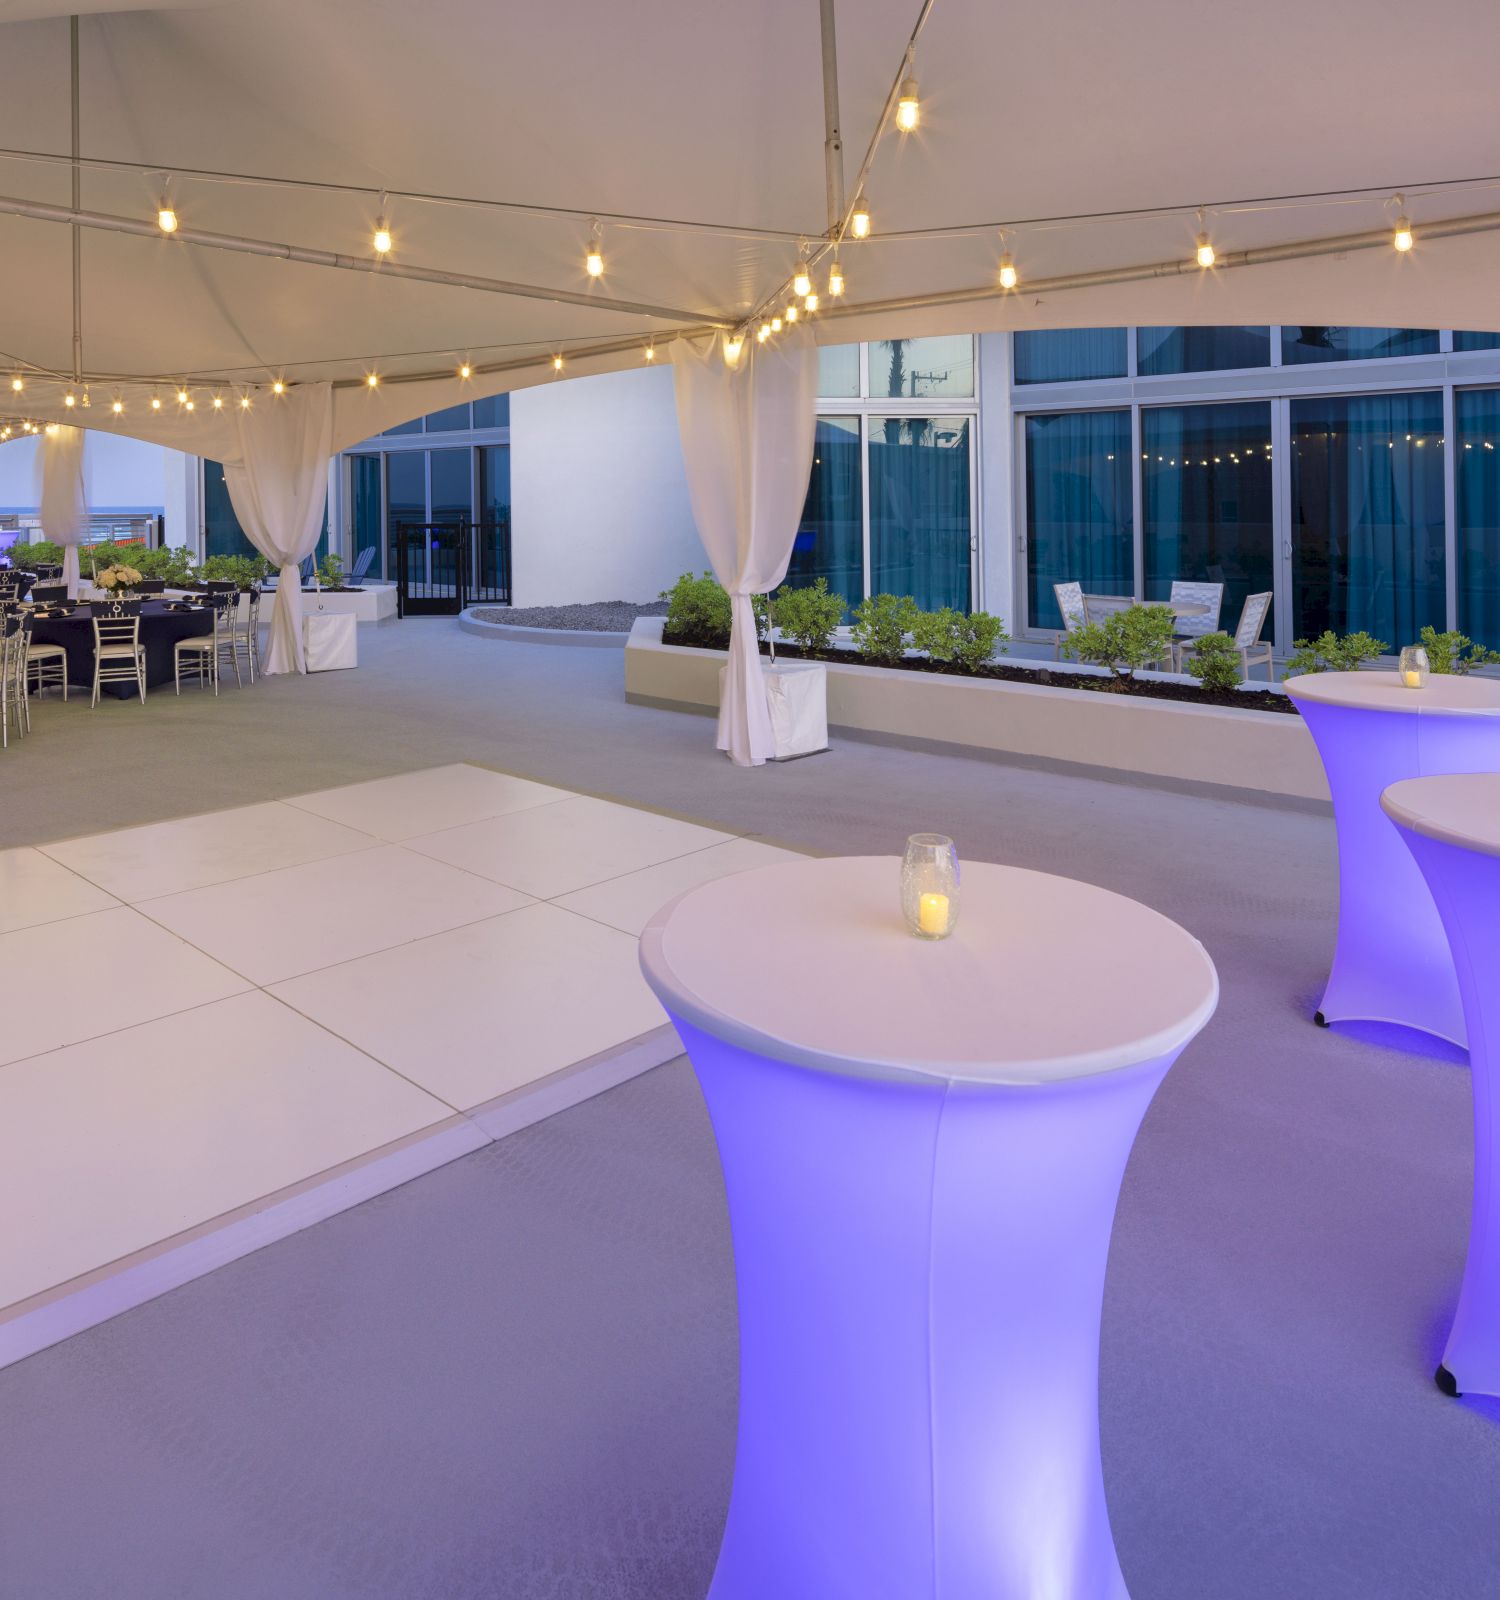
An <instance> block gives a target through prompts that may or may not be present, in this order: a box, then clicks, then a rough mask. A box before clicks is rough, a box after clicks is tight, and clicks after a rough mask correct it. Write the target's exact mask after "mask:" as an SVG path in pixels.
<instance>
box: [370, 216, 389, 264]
mask: <svg viewBox="0 0 1500 1600" xmlns="http://www.w3.org/2000/svg"><path fill="white" fill-rule="evenodd" d="M372 242H373V243H374V245H375V254H376V255H378V256H383V255H389V254H390V249H391V228H390V224H389V223H388V222H387V221H386V220H385V218H384V217H381V218H380V219H379V220H378V221H377V222H376V224H375V238H374V240H373V241H372Z"/></svg>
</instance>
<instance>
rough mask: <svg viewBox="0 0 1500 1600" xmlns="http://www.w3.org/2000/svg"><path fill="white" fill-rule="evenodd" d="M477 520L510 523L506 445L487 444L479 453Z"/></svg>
mask: <svg viewBox="0 0 1500 1600" xmlns="http://www.w3.org/2000/svg"><path fill="white" fill-rule="evenodd" d="M479 520H480V521H481V522H509V521H510V446H509V445H508V444H487V445H485V446H484V447H483V448H482V449H481V450H480V452H479Z"/></svg>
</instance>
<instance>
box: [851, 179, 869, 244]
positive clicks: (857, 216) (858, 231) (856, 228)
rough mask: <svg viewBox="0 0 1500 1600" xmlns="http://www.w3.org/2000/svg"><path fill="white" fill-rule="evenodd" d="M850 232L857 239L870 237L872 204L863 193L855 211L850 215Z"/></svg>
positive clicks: (855, 204)
mask: <svg viewBox="0 0 1500 1600" xmlns="http://www.w3.org/2000/svg"><path fill="white" fill-rule="evenodd" d="M849 232H850V233H852V234H853V235H854V237H855V238H856V239H868V238H869V237H870V202H869V200H868V199H867V198H866V197H865V195H864V193H863V191H861V193H860V195H859V198H858V199H857V200H855V202H854V210H853V211H852V212H851V213H850V214H849Z"/></svg>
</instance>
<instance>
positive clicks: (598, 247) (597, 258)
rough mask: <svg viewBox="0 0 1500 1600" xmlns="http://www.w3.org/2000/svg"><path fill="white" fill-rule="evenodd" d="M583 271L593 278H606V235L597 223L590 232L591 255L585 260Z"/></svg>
mask: <svg viewBox="0 0 1500 1600" xmlns="http://www.w3.org/2000/svg"><path fill="white" fill-rule="evenodd" d="M583 270H584V271H585V272H586V273H588V275H589V276H590V277H591V278H602V277H603V276H604V235H603V233H602V232H601V230H600V227H599V224H598V223H597V222H596V223H595V224H594V226H593V228H592V229H591V230H590V232H589V253H588V254H587V255H586V256H585V257H584V258H583Z"/></svg>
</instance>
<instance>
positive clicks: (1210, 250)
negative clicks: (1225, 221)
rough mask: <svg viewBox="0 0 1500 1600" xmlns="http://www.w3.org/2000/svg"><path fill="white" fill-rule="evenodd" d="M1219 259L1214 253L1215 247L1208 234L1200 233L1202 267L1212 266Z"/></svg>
mask: <svg viewBox="0 0 1500 1600" xmlns="http://www.w3.org/2000/svg"><path fill="white" fill-rule="evenodd" d="M1217 259H1218V258H1217V256H1215V254H1214V247H1213V245H1212V244H1210V243H1209V239H1208V235H1207V234H1206V233H1200V234H1199V235H1198V265H1199V266H1200V267H1211V266H1212V265H1213V264H1214V262H1215V261H1216V260H1217Z"/></svg>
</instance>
